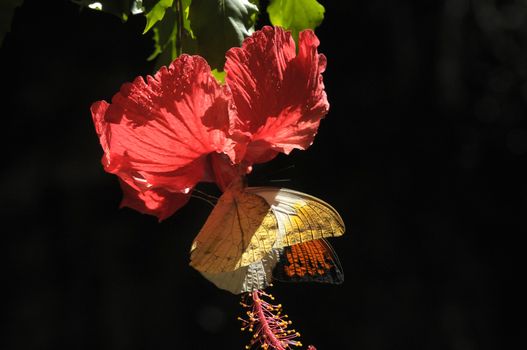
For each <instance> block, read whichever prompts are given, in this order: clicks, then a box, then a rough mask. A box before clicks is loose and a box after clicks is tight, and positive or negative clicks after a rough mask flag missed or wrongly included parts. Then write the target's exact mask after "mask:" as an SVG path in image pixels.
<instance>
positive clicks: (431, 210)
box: [0, 0, 527, 350]
mask: <svg viewBox="0 0 527 350" xmlns="http://www.w3.org/2000/svg"><path fill="white" fill-rule="evenodd" d="M323 3H324V5H325V6H326V18H325V21H324V23H323V25H322V26H321V27H320V28H319V29H317V34H318V35H319V37H320V39H321V42H322V44H321V46H320V52H323V53H325V54H326V55H327V57H328V69H327V72H326V73H325V78H324V79H325V84H326V88H327V92H328V96H329V100H330V103H331V111H330V113H329V115H328V117H327V119H325V120H324V121H323V122H322V125H321V127H320V131H319V134H318V136H317V138H316V140H315V143H314V144H313V146H312V147H311V148H310V149H309V150H307V151H305V152H294V153H293V154H292V155H290V156H289V157H280V158H278V159H276V160H274V161H273V162H272V163H269V164H268V165H265V166H262V167H259V168H257V169H256V170H255V174H254V176H253V183H256V181H255V178H259V183H266V184H271V182H269V180H271V179H281V178H288V179H291V181H290V182H288V183H285V184H284V185H285V186H287V187H290V188H294V189H297V190H301V191H304V192H307V193H310V194H313V195H316V196H319V197H321V198H323V199H325V200H326V201H328V202H329V203H331V204H333V205H334V206H335V208H337V209H338V211H339V212H340V213H341V214H342V216H343V218H344V220H345V222H346V224H347V226H348V232H347V234H346V235H345V236H344V237H342V238H339V239H335V240H332V243H333V245H334V247H335V249H336V251H337V252H338V254H339V256H340V259H341V261H342V264H343V268H344V270H345V273H346V281H345V283H344V284H343V285H341V286H326V285H314V284H313V285H312V284H304V285H299V284H290V285H288V284H286V285H284V284H277V285H276V286H275V288H274V291H273V293H274V294H275V296H276V297H277V299H278V300H279V302H281V303H282V304H283V305H284V307H285V310H286V312H287V313H288V314H289V315H290V316H291V318H292V319H293V320H294V321H295V327H296V329H297V330H299V331H300V332H301V333H302V335H303V336H302V340H303V343H304V344H306V345H307V344H314V345H316V346H317V347H318V349H319V350H324V349H326V350H327V349H455V350H471V349H502V348H506V347H507V344H508V342H510V341H511V340H510V339H511V336H512V335H513V334H514V333H515V332H516V329H515V328H514V326H512V327H513V328H510V327H509V326H508V325H506V324H505V323H504V322H505V320H506V319H505V312H504V310H505V300H506V299H509V300H512V301H513V302H514V300H515V298H516V294H515V293H518V292H514V291H515V290H516V285H515V284H513V283H510V282H509V278H510V277H511V276H512V272H511V269H510V268H509V267H510V266H512V265H513V264H514V263H515V262H516V259H517V258H516V255H515V254H516V253H515V249H513V248H514V247H515V246H517V243H515V241H516V239H517V237H520V236H521V235H523V234H525V232H527V228H526V225H525V222H520V218H521V216H525V212H526V209H527V208H526V206H527V201H526V198H527V185H526V179H527V177H526V175H527V171H526V167H525V162H526V160H527V122H526V112H527V110H526V108H527V7H526V5H522V4H524V2H522V1H519V0H518V1H491V0H488V1H468V0H448V1H435V2H434V1H415V2H408V1H380V0H369V1H323ZM143 26H144V19H143V18H142V17H136V18H131V19H130V20H129V21H128V22H127V23H126V24H123V23H121V21H120V20H119V19H117V18H115V17H113V16H111V15H106V14H102V13H98V12H94V11H90V10H87V9H86V10H83V11H80V10H79V8H78V7H77V6H76V5H74V4H72V3H70V2H69V1H36V0H26V1H25V2H24V5H23V6H22V7H21V8H19V9H18V10H17V11H16V15H15V17H14V21H13V26H12V32H11V33H10V34H8V35H7V37H6V39H5V41H4V44H3V47H2V48H1V49H0V76H1V79H2V80H1V83H2V85H3V87H2V90H3V92H2V97H1V101H2V104H1V107H2V109H1V112H0V113H1V115H2V118H1V120H2V137H0V140H1V148H2V150H3V153H2V157H1V159H2V162H1V163H2V172H1V182H0V183H1V186H2V188H1V191H0V193H1V196H2V197H1V203H2V216H5V217H4V218H2V227H3V229H2V231H3V235H2V238H3V242H2V250H3V253H2V257H3V258H4V259H6V263H5V264H4V266H5V267H6V272H5V273H4V274H3V276H2V277H3V278H2V280H3V283H2V284H3V287H2V290H3V291H4V292H7V298H3V300H4V302H5V306H4V309H3V311H2V314H3V316H4V317H5V318H6V319H7V323H6V324H4V327H3V331H4V332H5V334H4V335H3V336H2V337H0V348H2V349H112V350H118V349H156V350H159V349H242V348H243V346H244V345H245V343H246V341H247V340H248V337H249V336H248V334H241V333H240V332H239V326H240V324H239V322H238V321H237V320H236V317H237V316H238V315H240V314H241V313H242V309H241V308H240V306H239V305H238V301H239V298H238V297H237V296H233V295H230V294H229V293H227V292H223V291H221V290H218V289H216V288H215V287H214V286H213V285H212V284H210V283H209V282H207V281H206V280H205V279H204V278H202V277H201V276H200V275H199V274H198V273H197V272H196V271H194V270H193V269H192V268H190V267H189V266H188V249H189V246H190V243H191V241H192V239H193V237H194V236H195V234H196V233H197V232H198V231H199V229H200V227H201V225H202V224H203V222H204V220H205V218H206V217H207V215H208V213H209V211H210V208H209V207H208V206H207V204H205V203H203V202H200V201H199V200H193V201H191V202H190V203H189V204H188V205H187V206H186V207H184V208H183V209H182V210H180V211H179V212H177V213H176V214H175V215H174V216H173V217H171V218H170V219H168V220H166V221H164V222H162V223H160V224H159V223H157V221H156V219H155V218H153V217H149V216H146V215H142V214H139V213H137V212H135V211H132V210H130V209H120V210H119V209H118V204H119V201H120V198H121V191H120V189H119V186H118V183H117V179H116V177H115V176H113V175H109V174H106V173H104V171H103V169H102V166H101V164H100V157H101V155H102V150H101V148H100V146H99V143H98V139H97V136H96V134H95V131H94V128H93V125H92V121H91V116H90V113H89V107H90V104H91V103H92V102H94V101H96V100H100V99H107V100H109V99H110V98H111V96H112V95H113V94H114V93H115V92H117V91H118V89H119V87H120V85H121V84H122V83H123V82H125V81H130V80H132V79H133V78H134V77H136V76H138V75H145V74H149V73H151V72H152V68H153V64H152V63H150V62H146V61H145V58H146V57H148V56H149V54H150V53H151V50H152V42H151V39H150V35H146V36H142V35H141V32H142V29H143ZM291 165H294V168H288V167H290V166H291ZM284 169H285V170H284ZM280 170H282V171H280ZM517 327H518V326H517ZM518 331H519V329H518Z"/></svg>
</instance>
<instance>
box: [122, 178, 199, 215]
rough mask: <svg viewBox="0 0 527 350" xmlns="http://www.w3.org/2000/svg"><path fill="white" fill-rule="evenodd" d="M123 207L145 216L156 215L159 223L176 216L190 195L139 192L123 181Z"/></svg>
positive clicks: (158, 191)
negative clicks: (176, 212) (175, 213)
mask: <svg viewBox="0 0 527 350" xmlns="http://www.w3.org/2000/svg"><path fill="white" fill-rule="evenodd" d="M120 184H121V189H122V190H123V200H122V202H121V207H129V208H132V209H135V210H137V211H139V212H141V213H144V214H150V215H155V216H157V217H158V219H159V221H162V220H164V219H166V218H167V217H169V216H171V215H172V214H174V212H175V211H176V210H178V209H179V208H181V207H182V206H184V205H185V204H186V203H187V202H188V200H189V199H190V194H185V193H173V192H170V191H167V190H165V189H162V188H161V189H152V190H144V191H141V190H138V189H136V188H134V187H133V186H130V185H129V184H128V183H126V182H125V181H123V180H121V181H120Z"/></svg>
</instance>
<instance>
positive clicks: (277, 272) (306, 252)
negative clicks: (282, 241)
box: [273, 239, 344, 284]
mask: <svg viewBox="0 0 527 350" xmlns="http://www.w3.org/2000/svg"><path fill="white" fill-rule="evenodd" d="M273 278H274V279H276V280H278V281H283V282H320V283H331V284H341V283H342V282H344V272H343V271H342V266H341V265H340V261H339V259H338V257H337V254H336V253H335V251H334V250H333V248H332V247H331V245H330V244H329V242H327V241H326V240H325V239H316V240H312V241H307V242H304V243H300V244H295V245H292V246H290V247H285V248H284V249H283V250H282V252H281V254H280V260H279V262H278V263H277V264H276V266H275V267H274V269H273Z"/></svg>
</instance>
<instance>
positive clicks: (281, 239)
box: [247, 187, 345, 248]
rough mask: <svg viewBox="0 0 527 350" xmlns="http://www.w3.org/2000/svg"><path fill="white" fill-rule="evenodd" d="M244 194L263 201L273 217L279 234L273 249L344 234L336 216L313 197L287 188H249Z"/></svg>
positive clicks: (323, 203)
mask: <svg viewBox="0 0 527 350" xmlns="http://www.w3.org/2000/svg"><path fill="white" fill-rule="evenodd" d="M247 191H248V192H251V193H254V194H257V195H258V196H261V197H262V198H264V199H265V200H266V201H267V202H268V203H269V205H270V206H271V209H272V211H273V213H274V214H275V216H276V219H277V223H278V226H279V229H280V232H279V234H278V236H277V241H276V242H275V244H274V245H273V247H274V248H278V247H287V246H292V245H295V244H299V243H304V242H308V241H311V240H315V239H321V238H327V237H338V236H341V235H342V234H344V231H345V227H344V222H343V221H342V218H341V217H340V215H339V213H338V212H337V211H336V210H335V209H334V208H333V207H332V206H331V205H329V204H328V203H326V202H324V201H322V200H320V199H318V198H316V197H313V196H310V195H308V194H305V193H302V192H297V191H293V190H289V189H286V188H273V187H250V188H248V189H247Z"/></svg>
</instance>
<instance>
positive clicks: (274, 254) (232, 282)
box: [201, 249, 283, 294]
mask: <svg viewBox="0 0 527 350" xmlns="http://www.w3.org/2000/svg"><path fill="white" fill-rule="evenodd" d="M282 250H283V249H272V250H271V251H270V252H269V254H267V255H265V256H264V257H263V258H262V260H260V261H257V262H255V263H252V264H250V265H248V266H243V267H240V268H239V269H236V270H234V271H226V272H219V273H208V272H202V273H201V274H202V275H203V276H204V277H205V278H206V279H208V280H209V281H211V282H212V283H214V284H215V285H216V287H218V288H220V289H224V290H227V291H229V292H231V293H233V294H240V293H245V292H252V291H255V290H262V289H265V288H266V287H268V286H269V285H270V284H271V282H272V281H273V268H274V266H275V265H276V264H277V262H278V260H279V259H280V252H281V251H282Z"/></svg>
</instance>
